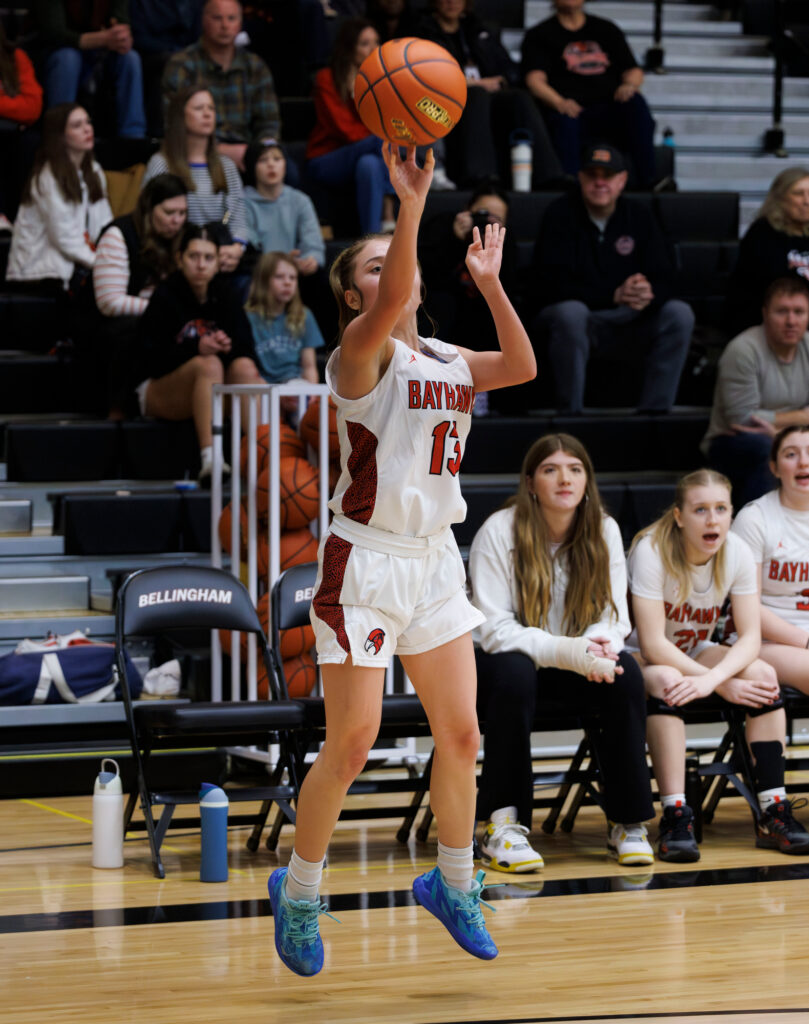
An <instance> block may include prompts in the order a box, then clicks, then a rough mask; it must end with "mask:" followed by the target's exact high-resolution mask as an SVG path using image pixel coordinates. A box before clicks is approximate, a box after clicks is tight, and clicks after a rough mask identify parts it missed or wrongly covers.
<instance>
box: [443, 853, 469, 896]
mask: <svg viewBox="0 0 809 1024" xmlns="http://www.w3.org/2000/svg"><path fill="white" fill-rule="evenodd" d="M438 870H439V871H440V872H441V874H442V876H443V878H444V881H445V882H446V883H447V885H451V886H452V888H453V889H460V890H461V892H471V891H472V883H473V882H474V878H475V858H474V855H473V853H472V844H471V843H470V844H469V846H461V847H454V846H444V844H443V843H441V842H439V844H438Z"/></svg>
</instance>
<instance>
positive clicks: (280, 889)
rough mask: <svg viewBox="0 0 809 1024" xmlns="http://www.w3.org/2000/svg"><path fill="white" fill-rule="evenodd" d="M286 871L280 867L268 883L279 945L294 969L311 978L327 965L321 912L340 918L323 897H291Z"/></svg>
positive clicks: (277, 946)
mask: <svg viewBox="0 0 809 1024" xmlns="http://www.w3.org/2000/svg"><path fill="white" fill-rule="evenodd" d="M286 874H287V869H286V868H277V869H276V870H275V871H273V873H272V874H271V875H270V878H269V881H268V882H267V890H268V891H269V894H270V906H271V907H272V916H273V920H274V922H275V948H276V950H277V951H278V955H279V956H280V957H281V959H282V960H283V962H284V963H285V964H286V965H287V967H288V968H289V969H290V970H291V971H294V972H295V974H300V975H301V976H302V977H304V978H309V977H311V976H312V975H313V974H317V973H318V972H319V971H320V970H321V968H322V967H323V942H322V941H321V938H320V930H319V928H318V918H319V917H320V915H321V914H325V915H326V916H327V917H330V918H331V919H332V920H333V921H336V920H337V918H336V917H334V915H333V914H330V913H329V912H328V910H327V908H326V904H325V903H321V902H320V901H319V900H316V901H314V902H310V901H309V900H290V899H288V898H287V894H286V892H285V891H284V879H285V878H286Z"/></svg>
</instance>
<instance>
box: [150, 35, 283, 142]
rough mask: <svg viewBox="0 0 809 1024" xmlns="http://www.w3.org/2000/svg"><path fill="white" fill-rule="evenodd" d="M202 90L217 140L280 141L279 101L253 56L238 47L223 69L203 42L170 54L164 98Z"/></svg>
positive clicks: (261, 63)
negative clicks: (213, 118) (212, 111)
mask: <svg viewBox="0 0 809 1024" xmlns="http://www.w3.org/2000/svg"><path fill="white" fill-rule="evenodd" d="M192 86H201V87H202V88H204V89H207V90H208V91H209V92H210V94H211V95H212V96H213V99H214V103H215V104H216V137H217V139H218V140H219V141H220V142H261V141H262V140H264V139H278V138H280V131H281V122H280V118H279V114H278V97H277V96H276V94H275V84H274V82H273V78H272V74H271V73H270V69H269V68H268V67H267V65H266V64H265V63H264V61H263V60H262V59H261V58H260V57H257V56H256V54H254V53H250V52H249V51H247V50H241V49H238V48H237V49H236V52H235V53H234V55H233V60H232V61H231V63H230V67H229V68H228V69H227V70H225V69H224V68H223V67H222V66H221V64H217V63H216V61H215V60H213V59H212V58H211V57H210V56H209V55H208V54H207V53H206V51H205V48H204V47H203V45H202V43H201V42H198V43H193V44H192V45H191V46H187V47H186V48H185V49H184V50H180V52H179V53H175V54H172V56H171V57H169V59H168V63H167V64H166V68H165V71H164V72H163V82H162V87H163V98H164V101H165V102H166V103H168V99H169V97H170V96H172V95H173V94H174V93H177V92H179V91H180V90H181V89H187V88H190V87H192Z"/></svg>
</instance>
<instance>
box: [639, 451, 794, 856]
mask: <svg viewBox="0 0 809 1024" xmlns="http://www.w3.org/2000/svg"><path fill="white" fill-rule="evenodd" d="M732 511H733V510H732V506H731V500H730V484H729V482H728V480H727V478H726V477H724V476H722V474H721V473H717V472H715V471H714V470H708V469H700V470H697V471H696V472H694V473H689V474H688V475H687V476H685V477H683V478H682V479H681V480H680V481H679V483H678V485H677V489H676V493H675V498H674V503H673V504H672V505H671V507H670V508H669V509H668V510H667V511H666V512H665V513H664V514H663V515H662V516H661V517H660V518H659V519H658V520H657V521H656V522H654V523H652V525H651V526H649V527H647V528H646V529H645V530H643V531H641V533H640V534H638V536H637V537H636V538H635V541H634V543H633V546H632V550H631V551H630V555H629V580H630V589H631V592H632V609H633V612H634V617H635V626H636V631H637V636H636V638H637V643H638V646H639V648H640V653H639V658H638V660H639V662H640V664H641V667H642V670H643V679H644V683H645V685H646V692H647V695H648V704H647V740H648V745H649V753H650V754H651V757H652V765H653V768H654V773H655V777H656V779H657V787H658V791H659V793H660V800H661V804H662V806H663V813H662V817H661V819H660V831H659V836H658V856H659V857H660V859H661V860H668V861H677V862H688V861H696V860H699V855H700V854H699V847H698V846H697V843H696V840H695V838H694V829H693V812H692V809H691V808H690V807H688V805H687V804H686V800H685V724H684V721H683V712H682V708H683V707H684V706H685V705H687V704H691V703H693V702H695V701H713V702H714V704H716V699H717V698H719V699H720V700H719V704H720V706H721V702H722V701H727V702H728V703H730V704H738V705H741V706H742V707H744V708H745V710H746V711H747V724H746V735H747V743H748V745H749V747H750V753H751V754H752V758H753V762H754V765H755V775H756V778H755V786H756V792H757V794H758V803H759V808H760V811H759V814H758V816H757V821H756V845H757V846H763V847H766V848H770V849H777V850H780V851H781V852H782V853H807V852H809V833H807V832H806V830H805V829H804V828H803V826H802V825H800V823H799V822H797V821H796V820H795V818H794V817H793V816H792V808H791V804H790V803H789V801H788V800H787V799H786V793H785V790H784V742H785V740H784V737H785V733H786V717H785V713H784V709H783V703H782V701H781V696H780V690H779V687H778V678H777V675H776V672H775V670H774V669H773V668H772V667H771V666H770V665H768V664H766V662H764V661H763V660H761V658H760V657H759V651H760V648H761V629H760V611H759V595H758V580H757V576H756V567H755V563H754V561H753V555H752V553H751V551H750V548H749V547H748V546H747V544H745V542H744V541H743V540H741V538H740V537H739V536H737V535H736V534H735V533H729V530H730V520H731V515H732ZM728 596H729V597H730V608H731V612H732V617H733V618H732V621H733V626H734V628H735V633H736V641H735V643H734V644H733V645H732V646H727V645H725V644H720V643H717V642H715V640H714V639H713V634H714V631H715V629H716V627H717V624H718V622H719V619H720V616H721V614H722V608H723V606H724V604H725V599H726V598H727V597H728Z"/></svg>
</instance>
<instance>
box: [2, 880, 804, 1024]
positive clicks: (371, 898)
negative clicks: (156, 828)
mask: <svg viewBox="0 0 809 1024" xmlns="http://www.w3.org/2000/svg"><path fill="white" fill-rule="evenodd" d="M807 879H809V863H807V862H806V861H802V862H801V863H800V864H778V865H770V866H767V867H758V868H723V869H721V870H711V871H670V872H666V873H665V874H659V875H655V874H653V873H652V872H643V871H641V870H638V871H631V872H627V873H626V874H622V875H605V876H602V877H597V878H556V879H548V880H547V881H546V880H543V879H541V878H538V879H536V880H535V881H533V880H532V881H521V882H493V883H492V884H491V885H488V886H484V895H485V898H486V900H487V901H489V902H495V901H496V900H508V899H536V898H538V897H540V896H585V895H599V894H601V893H607V892H629V891H635V890H640V889H644V890H646V891H652V890H655V889H689V888H699V887H701V886H709V885H751V884H755V883H758V882H790V881H806V880H807ZM328 904H329V909H330V910H331V912H332V913H334V914H339V913H341V912H342V913H345V912H347V911H349V910H381V909H384V908H391V907H412V906H415V905H416V902H415V900H414V899H413V893H412V892H411V890H410V889H390V890H386V891H382V892H359V893H339V894H335V895H333V896H330V897H329V898H328ZM269 916H270V901H269V899H261V900H259V899H254V900H215V901H212V902H210V903H174V904H169V905H167V906H161V907H114V908H111V909H108V910H66V911H62V912H60V913H56V914H7V915H3V916H0V935H9V934H13V933H20V932H50V931H68V930H70V929H72V928H111V927H120V926H123V925H137V924H178V923H185V922H188V921H226V920H232V919H235V918H240V917H269ZM635 1016H637V1014H636V1015H635ZM651 1016H661V1015H660V1014H656V1015H655V1014H652V1015H651ZM675 1016H676V1014H675ZM681 1016H682V1014H681ZM548 1019H549V1020H551V1019H553V1020H560V1021H561V1020H564V1019H565V1018H562V1017H559V1018H548ZM569 1019H571V1020H576V1019H577V1018H575V1017H574V1018H569ZM594 1019H596V1020H597V1019H599V1018H594ZM604 1019H610V1018H604ZM615 1019H616V1020H620V1019H621V1018H620V1017H618V1018H615ZM624 1019H626V1018H624ZM508 1024H518V1022H516V1021H514V1022H508Z"/></svg>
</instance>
